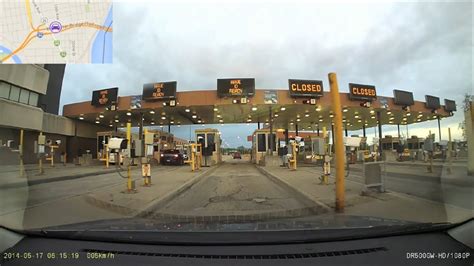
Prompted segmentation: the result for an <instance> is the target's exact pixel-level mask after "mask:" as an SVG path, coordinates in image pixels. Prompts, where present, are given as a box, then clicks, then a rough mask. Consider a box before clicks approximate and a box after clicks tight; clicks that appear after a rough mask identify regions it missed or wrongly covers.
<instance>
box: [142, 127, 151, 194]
mask: <svg viewBox="0 0 474 266" xmlns="http://www.w3.org/2000/svg"><path fill="white" fill-rule="evenodd" d="M147 134H148V128H145V129H144V130H143V137H142V139H143V142H145V139H146V135H147ZM146 150H147V144H145V158H146V159H148V157H147V156H146ZM142 167H143V166H142ZM148 167H149V166H148V163H146V166H145V169H148ZM145 172H148V171H145ZM143 181H144V185H145V186H148V176H146V175H145V176H144V177H143Z"/></svg>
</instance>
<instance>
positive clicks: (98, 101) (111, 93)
mask: <svg viewBox="0 0 474 266" xmlns="http://www.w3.org/2000/svg"><path fill="white" fill-rule="evenodd" d="M117 96H118V88H108V89H103V90H96V91H93V92H92V101H91V105H93V106H96V107H100V106H103V107H110V106H112V105H114V104H116V103H117Z"/></svg>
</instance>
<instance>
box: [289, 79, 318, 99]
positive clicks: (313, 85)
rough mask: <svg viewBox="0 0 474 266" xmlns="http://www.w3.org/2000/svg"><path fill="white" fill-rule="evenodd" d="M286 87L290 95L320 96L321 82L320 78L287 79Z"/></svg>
mask: <svg viewBox="0 0 474 266" xmlns="http://www.w3.org/2000/svg"><path fill="white" fill-rule="evenodd" d="M288 87H289V89H290V96H291V97H315V98H318V97H321V96H323V82H322V81H321V80H306V79H289V80H288Z"/></svg>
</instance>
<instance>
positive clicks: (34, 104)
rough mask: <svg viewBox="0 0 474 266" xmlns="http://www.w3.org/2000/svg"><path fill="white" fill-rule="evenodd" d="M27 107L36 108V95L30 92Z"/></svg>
mask: <svg viewBox="0 0 474 266" xmlns="http://www.w3.org/2000/svg"><path fill="white" fill-rule="evenodd" d="M28 104H29V105H32V106H38V93H35V92H32V91H31V92H30V99H29V101H28Z"/></svg>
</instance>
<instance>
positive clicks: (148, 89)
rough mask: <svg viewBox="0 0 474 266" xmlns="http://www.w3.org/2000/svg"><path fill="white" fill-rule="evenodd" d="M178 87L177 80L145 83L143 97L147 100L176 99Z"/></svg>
mask: <svg viewBox="0 0 474 266" xmlns="http://www.w3.org/2000/svg"><path fill="white" fill-rule="evenodd" d="M176 87H177V82H176V81H169V82H157V83H146V84H143V95H142V99H143V100H145V101H156V100H162V99H175V98H176Z"/></svg>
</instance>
